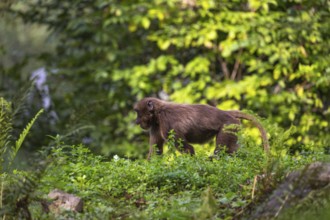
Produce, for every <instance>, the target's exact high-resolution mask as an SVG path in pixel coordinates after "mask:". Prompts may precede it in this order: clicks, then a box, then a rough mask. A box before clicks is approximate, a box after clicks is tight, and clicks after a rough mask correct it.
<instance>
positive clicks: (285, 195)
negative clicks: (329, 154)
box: [250, 162, 330, 219]
mask: <svg viewBox="0 0 330 220" xmlns="http://www.w3.org/2000/svg"><path fill="white" fill-rule="evenodd" d="M329 185H330V163H320V162H317V163H313V164H310V165H308V166H306V167H305V168H304V169H302V170H299V171H294V172H292V173H290V174H289V175H288V176H287V177H286V178H285V180H284V181H283V183H281V184H280V185H279V186H278V187H277V189H275V190H274V191H273V193H272V194H271V196H270V197H269V198H268V199H267V200H266V201H265V202H264V203H262V204H261V205H260V206H259V207H258V208H257V209H256V211H255V212H254V213H253V214H252V215H251V217H250V219H273V218H276V217H277V216H279V215H280V214H281V213H283V211H284V210H287V209H288V208H290V207H295V206H296V205H298V204H299V202H301V201H303V199H305V198H307V197H308V195H310V193H315V192H322V190H325V192H324V193H321V195H322V194H323V195H324V194H327V193H328V191H329ZM315 199H316V198H315Z"/></svg>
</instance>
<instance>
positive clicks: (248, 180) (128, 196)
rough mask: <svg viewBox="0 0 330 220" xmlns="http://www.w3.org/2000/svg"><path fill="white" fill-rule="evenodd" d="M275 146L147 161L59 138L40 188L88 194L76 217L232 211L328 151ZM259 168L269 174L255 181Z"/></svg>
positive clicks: (227, 214)
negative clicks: (303, 151) (100, 152)
mask: <svg viewBox="0 0 330 220" xmlns="http://www.w3.org/2000/svg"><path fill="white" fill-rule="evenodd" d="M282 135H283V133H282ZM247 142H248V140H247ZM247 142H244V144H247ZM278 144H279V145H282V144H283V142H281V143H278ZM277 149H280V147H279V146H274V148H273V150H272V155H269V156H266V155H265V154H264V152H263V150H262V148H261V147H260V146H256V145H250V146H248V147H247V146H246V145H243V147H242V148H240V150H239V151H238V152H237V153H236V154H234V155H233V156H230V155H227V154H225V153H224V152H220V155H219V156H218V158H216V159H213V160H210V158H209V156H208V155H207V151H205V150H204V151H203V150H202V151H199V152H198V153H197V155H196V156H193V157H192V156H190V155H185V154H184V155H181V154H176V153H173V152H167V153H165V155H164V156H156V155H154V156H153V157H152V159H151V160H150V161H149V162H148V161H147V160H145V159H143V160H140V159H138V160H130V159H125V158H120V157H119V156H117V155H115V156H114V157H113V158H112V159H111V160H110V161H105V160H104V158H102V157H100V156H95V155H93V154H92V153H91V152H90V150H89V149H88V148H86V147H84V146H83V145H74V146H67V145H63V144H59V145H57V146H54V148H53V149H52V153H51V158H52V161H54V162H53V163H52V164H51V165H50V166H49V167H48V170H47V174H46V175H45V176H44V178H43V179H42V184H41V185H40V190H41V191H42V192H44V194H45V193H48V192H49V190H51V189H53V188H59V189H62V190H65V191H68V192H71V193H74V194H77V195H79V196H82V197H83V199H84V200H85V202H86V203H85V209H84V210H85V211H84V213H82V214H75V216H76V218H84V217H86V216H93V215H95V216H99V217H102V218H128V219H161V218H170V219H172V218H175V219H191V218H193V219H208V218H232V217H234V216H238V215H239V214H240V213H243V211H244V210H245V209H247V207H248V205H249V204H250V203H251V202H252V201H255V198H258V197H260V196H262V194H264V192H265V190H269V189H270V186H271V187H273V186H275V185H276V183H277V182H278V181H280V180H281V179H282V178H283V175H284V174H285V173H286V172H288V171H289V170H294V169H297V168H298V167H301V166H302V165H303V164H306V163H310V162H312V161H316V160H324V159H325V158H326V155H324V154H323V153H318V152H314V151H311V152H310V153H309V154H307V155H304V154H297V155H293V156H290V155H289V154H286V153H283V152H282V151H281V150H277ZM275 174H276V175H275ZM256 176H260V177H261V178H263V179H262V180H260V181H258V182H257V183H256V185H255V186H254V184H253V180H254V179H255V177H256ZM252 191H255V196H254V197H255V198H254V199H252Z"/></svg>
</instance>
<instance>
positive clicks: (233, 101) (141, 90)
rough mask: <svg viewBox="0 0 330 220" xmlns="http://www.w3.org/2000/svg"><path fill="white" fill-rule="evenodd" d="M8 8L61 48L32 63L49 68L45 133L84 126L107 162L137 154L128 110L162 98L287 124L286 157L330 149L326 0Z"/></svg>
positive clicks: (108, 0)
mask: <svg viewBox="0 0 330 220" xmlns="http://www.w3.org/2000/svg"><path fill="white" fill-rule="evenodd" d="M10 9H11V11H10V13H11V14H12V13H14V15H17V16H19V17H20V18H23V20H24V21H27V22H31V23H33V24H39V25H45V26H48V27H49V29H50V30H51V33H52V35H51V36H52V37H53V38H55V39H57V40H58V42H60V43H58V44H57V52H56V53H55V54H52V55H50V54H48V55H47V56H42V58H43V60H44V61H45V62H46V63H48V64H49V65H48V66H49V67H51V69H56V74H49V76H48V77H49V81H48V84H49V86H50V90H51V91H52V99H53V102H54V104H55V106H56V111H57V113H58V114H59V118H61V119H62V120H61V121H60V122H59V123H58V124H57V125H56V129H58V131H63V130H64V128H67V127H68V126H69V125H70V123H79V124H88V125H90V124H92V125H94V126H95V127H94V129H92V130H89V131H86V132H85V133H84V134H83V135H85V136H87V137H88V138H90V139H91V140H92V141H93V143H94V144H95V145H97V146H98V148H97V149H100V150H99V151H100V152H102V153H104V154H106V155H115V154H118V155H121V156H127V157H134V158H141V157H142V154H144V153H145V152H146V150H145V151H143V150H141V149H147V148H146V147H142V146H141V148H137V147H136V145H141V143H146V142H142V141H143V140H145V137H144V136H142V137H141V135H140V133H141V131H140V130H139V129H138V128H137V127H135V126H134V125H133V124H132V123H131V122H132V121H133V118H134V115H133V113H131V110H132V105H133V103H134V102H135V101H136V100H137V99H140V98H142V97H144V96H147V95H154V96H155V95H156V96H157V95H159V94H164V93H165V94H168V95H169V97H170V99H171V100H173V101H178V102H185V103H213V104H218V105H217V106H218V107H219V108H222V109H249V110H251V111H253V112H256V113H257V114H258V115H261V116H262V117H266V118H268V119H269V120H270V121H271V123H272V124H275V125H278V126H280V127H283V128H285V129H289V128H290V126H291V125H295V126H296V133H295V135H294V136H293V137H290V138H289V139H290V141H289V143H288V145H289V146H290V148H291V150H290V151H291V152H292V153H294V152H295V151H302V150H305V148H306V147H307V148H310V147H313V148H319V147H320V146H321V147H322V146H327V145H328V143H329V135H328V133H329V119H330V118H329V115H330V114H329V102H328V94H329V93H330V91H329V88H330V86H329V85H330V75H329V74H330V69H329V67H328V66H329V65H328V64H329V62H330V60H329V56H328V54H329V50H330V48H329V47H330V46H329V45H330V43H329V37H328V36H329V30H330V29H329V24H330V20H329V17H330V16H328V15H329V13H330V11H329V2H328V1H307V0H302V1H276V0H267V1H256V0H249V1H248V2H247V1H226V2H220V1H215V0H197V1H182V0H171V1H167V0H166V1H165V0H157V1H147V0H138V1H125V2H122V1H114V0H100V1H82V0H75V1H73V2H72V1H71V2H70V3H68V2H67V3H63V2H62V1H59V0H49V1H26V2H25V3H24V4H22V5H20V6H19V7H18V6H17V5H15V4H14V5H12V7H10ZM6 79H7V80H9V79H10V76H9V75H6ZM16 81H17V80H16ZM86 97H87V98H86ZM73 109H75V110H76V111H73ZM81 112H82V113H81ZM55 133H59V132H55Z"/></svg>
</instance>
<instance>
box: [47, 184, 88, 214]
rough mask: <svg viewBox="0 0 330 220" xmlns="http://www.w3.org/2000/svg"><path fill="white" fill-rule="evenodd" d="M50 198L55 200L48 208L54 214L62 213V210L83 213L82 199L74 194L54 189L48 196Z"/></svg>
mask: <svg viewBox="0 0 330 220" xmlns="http://www.w3.org/2000/svg"><path fill="white" fill-rule="evenodd" d="M48 198H50V199H52V200H53V201H52V202H51V203H50V204H49V206H48V208H49V210H50V211H51V212H53V213H60V212H61V211H62V210H69V211H75V212H82V211H83V201H82V199H81V198H79V197H78V196H75V195H73V194H69V193H66V192H63V191H61V190H59V189H54V190H53V191H51V192H50V193H49V194H48Z"/></svg>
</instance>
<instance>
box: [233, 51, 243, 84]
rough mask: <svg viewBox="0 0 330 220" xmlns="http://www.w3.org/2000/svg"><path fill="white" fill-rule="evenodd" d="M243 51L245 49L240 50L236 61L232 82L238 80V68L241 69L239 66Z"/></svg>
mask: <svg viewBox="0 0 330 220" xmlns="http://www.w3.org/2000/svg"><path fill="white" fill-rule="evenodd" d="M242 51H243V49H242V48H241V49H240V50H239V52H238V56H237V59H236V61H235V64H234V69H233V71H232V73H231V77H230V78H231V80H235V79H236V76H237V73H238V68H239V66H240V64H241V55H242Z"/></svg>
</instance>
